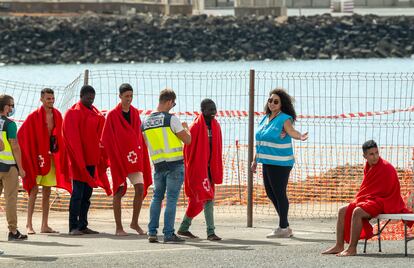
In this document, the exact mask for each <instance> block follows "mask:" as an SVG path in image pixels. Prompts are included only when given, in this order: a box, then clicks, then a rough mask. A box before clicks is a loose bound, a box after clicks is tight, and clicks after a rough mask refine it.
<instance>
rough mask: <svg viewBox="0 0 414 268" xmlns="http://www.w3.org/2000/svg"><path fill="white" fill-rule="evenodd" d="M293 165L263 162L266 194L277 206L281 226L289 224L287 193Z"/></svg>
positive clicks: (284, 226)
mask: <svg viewBox="0 0 414 268" xmlns="http://www.w3.org/2000/svg"><path fill="white" fill-rule="evenodd" d="M291 170H292V167H285V166H275V165H266V164H263V182H264V186H265V189H266V194H267V196H268V197H269V199H270V200H271V201H272V203H273V205H274V206H275V209H276V212H277V214H278V215H279V227H280V228H286V227H288V226H289V222H288V212H289V200H288V197H287V193H286V188H287V184H288V181H289V175H290V171H291Z"/></svg>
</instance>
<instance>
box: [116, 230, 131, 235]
mask: <svg viewBox="0 0 414 268" xmlns="http://www.w3.org/2000/svg"><path fill="white" fill-rule="evenodd" d="M115 235H116V236H127V235H128V233H127V232H125V231H124V230H118V231H116V232H115Z"/></svg>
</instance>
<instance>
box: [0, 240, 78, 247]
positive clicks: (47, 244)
mask: <svg viewBox="0 0 414 268" xmlns="http://www.w3.org/2000/svg"><path fill="white" fill-rule="evenodd" d="M4 243H19V244H22V245H32V246H41V247H80V245H70V244H64V243H59V242H42V241H27V240H26V241H19V242H4Z"/></svg>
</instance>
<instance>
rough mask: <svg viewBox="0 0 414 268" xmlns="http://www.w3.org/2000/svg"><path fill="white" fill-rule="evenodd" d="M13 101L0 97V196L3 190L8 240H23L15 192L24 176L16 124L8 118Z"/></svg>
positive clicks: (7, 96)
mask: <svg viewBox="0 0 414 268" xmlns="http://www.w3.org/2000/svg"><path fill="white" fill-rule="evenodd" d="M14 111H15V109H14V99H13V97H11V96H9V95H0V130H1V137H2V140H3V143H4V150H3V151H1V152H0V194H1V193H2V192H3V189H4V200H5V201H6V218H7V223H8V225H9V226H8V227H9V236H8V240H9V241H11V240H25V239H27V235H23V234H21V233H20V232H19V231H18V230H17V192H18V189H19V177H18V176H19V175H20V176H21V177H24V176H25V172H24V170H23V168H22V161H21V152H20V147H19V143H18V142H17V126H16V123H15V122H14V121H12V120H10V119H9V118H8V117H10V116H13V114H14Z"/></svg>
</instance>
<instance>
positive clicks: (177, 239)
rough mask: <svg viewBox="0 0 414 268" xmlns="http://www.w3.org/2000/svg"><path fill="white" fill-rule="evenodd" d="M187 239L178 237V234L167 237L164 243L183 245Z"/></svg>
mask: <svg viewBox="0 0 414 268" xmlns="http://www.w3.org/2000/svg"><path fill="white" fill-rule="evenodd" d="M183 242H185V239H182V238H181V237H179V236H177V235H176V234H172V236H169V237H165V236H164V243H183Z"/></svg>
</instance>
